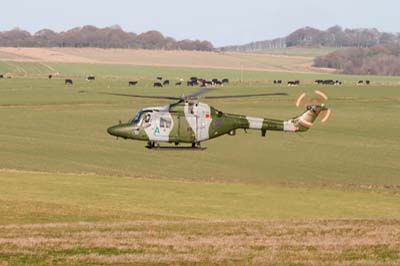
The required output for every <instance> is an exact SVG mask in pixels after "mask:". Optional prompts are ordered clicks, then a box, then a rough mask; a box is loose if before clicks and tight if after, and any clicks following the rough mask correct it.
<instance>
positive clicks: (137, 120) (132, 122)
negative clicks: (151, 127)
mask: <svg viewBox="0 0 400 266" xmlns="http://www.w3.org/2000/svg"><path fill="white" fill-rule="evenodd" d="M149 112H151V110H140V111H139V112H137V113H136V115H135V117H134V118H133V119H132V120H131V124H137V123H139V122H140V120H141V119H142V117H143V114H145V113H149Z"/></svg>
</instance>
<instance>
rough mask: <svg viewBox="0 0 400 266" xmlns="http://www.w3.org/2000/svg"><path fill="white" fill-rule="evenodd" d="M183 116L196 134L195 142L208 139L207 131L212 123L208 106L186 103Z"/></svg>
mask: <svg viewBox="0 0 400 266" xmlns="http://www.w3.org/2000/svg"><path fill="white" fill-rule="evenodd" d="M185 116H186V119H187V121H188V123H189V125H190V127H191V128H192V129H193V131H194V132H195V134H196V141H203V140H207V139H209V129H210V125H211V122H212V119H211V109H210V106H209V105H207V104H204V103H195V104H193V103H188V104H186V106H185Z"/></svg>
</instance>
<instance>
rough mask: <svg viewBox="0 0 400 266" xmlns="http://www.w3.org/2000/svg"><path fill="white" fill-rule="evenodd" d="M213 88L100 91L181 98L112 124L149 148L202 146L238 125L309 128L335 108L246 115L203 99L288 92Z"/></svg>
mask: <svg viewBox="0 0 400 266" xmlns="http://www.w3.org/2000/svg"><path fill="white" fill-rule="evenodd" d="M208 91H210V90H209V89H202V90H199V91H196V92H195V93H193V94H191V95H188V96H181V97H173V96H172V97H171V96H146V95H136V94H122V93H109V92H99V93H100V94H106V95H114V96H125V97H134V98H150V99H168V100H177V102H174V103H172V104H168V105H165V106H162V107H151V108H144V109H142V110H140V111H138V112H137V113H136V115H135V117H134V118H133V119H132V120H131V121H129V122H128V123H121V122H120V123H119V124H118V125H115V126H112V127H110V128H108V130H107V131H108V133H109V134H110V135H112V136H116V137H117V138H119V137H120V138H123V139H132V140H141V141H147V142H148V145H147V146H146V147H147V148H150V149H153V148H172V147H161V146H160V143H161V142H166V143H174V144H175V146H177V145H179V144H181V143H189V144H191V146H188V147H179V148H190V149H202V148H201V146H200V144H201V142H203V141H206V140H210V139H214V138H217V137H220V136H222V135H225V134H228V135H235V133H236V130H237V129H244V130H247V129H254V130H260V131H261V135H262V136H265V135H266V133H267V131H268V130H273V131H284V132H305V131H307V130H308V129H310V128H311V127H312V126H313V123H314V121H315V120H316V118H317V117H318V115H319V114H320V113H321V112H324V113H325V116H324V117H323V119H322V122H325V121H326V120H327V119H328V117H329V115H330V113H331V111H330V109H328V108H327V107H326V106H325V104H323V103H320V102H319V101H315V99H314V102H313V103H311V104H307V105H306V111H305V112H304V113H303V114H301V115H299V116H297V117H294V118H291V119H288V120H277V119H269V118H257V117H250V116H245V115H237V114H230V113H224V112H222V111H220V110H217V109H215V108H214V107H212V106H209V105H208V104H206V103H202V102H199V99H227V98H247V97H262V96H279V95H280V96H282V95H288V94H287V93H263V94H244V95H225V96H206V95H203V94H204V93H206V92H208ZM315 95H316V96H317V97H318V98H319V99H321V100H323V101H325V100H327V99H328V97H327V96H326V95H325V94H324V93H322V92H320V91H315ZM305 97H306V94H305V93H303V94H302V95H300V97H299V98H298V99H297V102H296V106H297V107H298V106H300V105H301V103H302V102H303V100H304V99H305Z"/></svg>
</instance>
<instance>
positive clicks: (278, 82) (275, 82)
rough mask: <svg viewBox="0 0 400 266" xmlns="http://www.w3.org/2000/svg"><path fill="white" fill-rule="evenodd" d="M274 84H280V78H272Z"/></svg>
mask: <svg viewBox="0 0 400 266" xmlns="http://www.w3.org/2000/svg"><path fill="white" fill-rule="evenodd" d="M274 84H282V80H281V79H275V80H274Z"/></svg>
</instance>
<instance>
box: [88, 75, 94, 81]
mask: <svg viewBox="0 0 400 266" xmlns="http://www.w3.org/2000/svg"><path fill="white" fill-rule="evenodd" d="M86 80H96V77H95V76H93V75H90V76H88V77H87V78H86Z"/></svg>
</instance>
